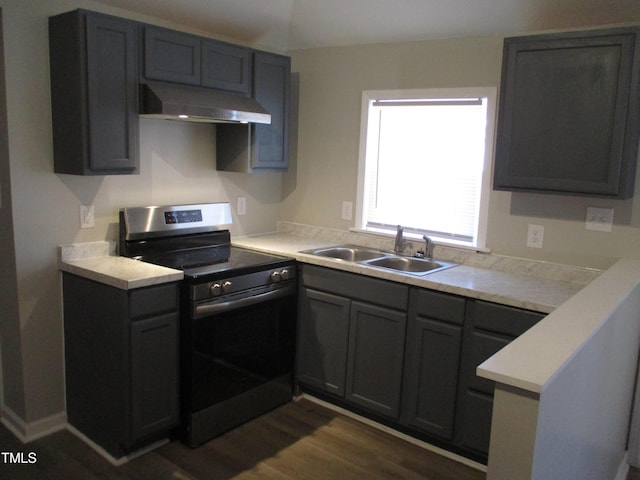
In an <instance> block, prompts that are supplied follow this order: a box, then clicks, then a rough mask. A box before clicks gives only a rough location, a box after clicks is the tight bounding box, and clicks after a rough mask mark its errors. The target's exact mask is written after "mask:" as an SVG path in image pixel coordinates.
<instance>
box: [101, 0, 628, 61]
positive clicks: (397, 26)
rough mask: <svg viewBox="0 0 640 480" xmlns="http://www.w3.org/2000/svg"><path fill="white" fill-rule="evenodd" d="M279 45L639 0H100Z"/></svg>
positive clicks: (361, 39)
mask: <svg viewBox="0 0 640 480" xmlns="http://www.w3.org/2000/svg"><path fill="white" fill-rule="evenodd" d="M97 1H98V2H100V3H103V4H107V5H111V6H115V7H119V8H124V9H126V10H130V11H133V12H137V13H141V14H144V15H149V16H151V17H155V18H159V19H162V20H165V21H167V22H171V23H174V24H178V25H185V26H188V27H190V28H193V29H195V30H200V31H203V32H210V33H211V35H212V36H218V37H220V38H227V39H229V40H235V41H237V42H238V43H243V44H246V45H252V46H260V47H269V48H272V49H275V50H279V51H291V50H297V49H304V48H314V47H326V46H337V45H354V44H364V43H378V42H397V41H410V40H425V39H434V38H452V37H468V36H487V35H509V34H518V33H527V32H534V31H542V30H555V29H572V28H585V27H586V28H589V27H595V26H603V25H611V24H620V23H623V24H624V23H638V22H640V0H179V1H176V0H97Z"/></svg>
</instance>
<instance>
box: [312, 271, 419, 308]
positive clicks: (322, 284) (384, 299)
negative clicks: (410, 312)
mask: <svg viewBox="0 0 640 480" xmlns="http://www.w3.org/2000/svg"><path fill="white" fill-rule="evenodd" d="M302 281H303V282H304V285H305V287H309V288H315V289H317V290H323V291H325V292H330V293H336V294H338V295H342V296H344V297H348V298H351V299H353V300H362V301H365V302H369V303H373V304H376V305H382V306H385V307H389V308H395V309H397V310H403V311H406V310H407V302H408V299H409V287H407V286H405V285H400V284H399V283H393V282H387V281H385V280H379V279H377V278H370V277H366V276H364V275H356V274H352V273H345V272H340V271H336V270H332V269H330V268H323V267H316V266H311V265H303V266H302Z"/></svg>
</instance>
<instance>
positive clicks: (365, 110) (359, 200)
mask: <svg viewBox="0 0 640 480" xmlns="http://www.w3.org/2000/svg"><path fill="white" fill-rule="evenodd" d="M466 97H468V98H486V99H487V126H486V135H485V149H484V162H483V170H482V180H481V191H480V202H479V211H478V221H477V232H476V236H475V241H474V242H472V243H467V242H455V241H451V240H447V239H441V238H434V240H435V242H436V243H438V244H443V245H451V246H455V247H462V248H471V249H473V250H476V251H488V250H487V248H486V237H487V221H488V216H489V194H490V192H491V172H492V165H493V146H494V143H495V123H496V102H497V88H496V87H463V88H436V89H410V90H366V91H363V92H362V108H361V117H360V147H359V148H360V151H359V159H358V190H357V197H356V215H355V227H354V228H353V230H355V231H362V232H366V233H376V231H375V230H373V229H367V228H366V219H365V218H363V215H364V202H365V201H366V199H365V198H364V197H365V193H366V192H365V190H366V189H365V177H366V175H365V169H366V159H367V133H368V128H369V126H368V123H369V106H370V105H371V103H372V102H373V101H375V100H391V99H417V98H428V99H451V98H466ZM378 233H379V232H378ZM387 235H391V233H388V234H387ZM405 236H407V237H409V238H411V237H415V239H421V236H419V235H412V234H411V233H407V234H405Z"/></svg>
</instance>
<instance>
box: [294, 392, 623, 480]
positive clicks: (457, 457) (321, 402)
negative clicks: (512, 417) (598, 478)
mask: <svg viewBox="0 0 640 480" xmlns="http://www.w3.org/2000/svg"><path fill="white" fill-rule="evenodd" d="M299 398H305V399H307V400H309V401H311V402H314V403H317V404H318V405H322V406H323V407H325V408H328V409H329V410H333V411H334V412H337V413H340V414H342V415H344V416H346V417H350V418H353V419H354V420H357V421H359V422H362V423H364V424H366V425H368V426H370V427H373V428H375V429H377V430H380V431H382V432H385V433H388V434H389V435H393V436H394V437H396V438H399V439H401V440H404V441H405V442H408V443H411V444H413V445H416V446H418V447H420V448H424V449H425V450H429V451H430V452H433V453H437V454H438V455H441V456H443V457H446V458H448V459H449V460H453V461H455V462H458V463H461V464H463V465H466V466H467V467H471V468H474V469H476V470H479V471H481V472H485V473H486V472H487V466H486V465H483V464H482V463H478V462H474V461H473V460H470V459H468V458H465V457H463V456H462V455H457V454H455V453H452V452H449V451H448V450H445V449H443V448H439V447H436V446H435V445H431V444H430V443H427V442H424V441H422V440H418V439H417V438H413V437H412V436H410V435H407V434H405V433H402V432H398V431H397V430H394V429H393V428H390V427H387V426H386V425H382V424H380V423H378V422H375V421H373V420H370V419H368V418H365V417H362V416H360V415H358V414H356V413H353V412H350V411H349V410H346V409H344V408H342V407H338V406H337V405H333V404H332V403H329V402H325V401H324V400H320V399H319V398H317V397H314V396H313V395H309V394H308V393H303V394H302V395H301V396H299V397H296V400H297V399H299ZM616 480H619V479H616ZM620 480H625V479H624V478H622V479H620Z"/></svg>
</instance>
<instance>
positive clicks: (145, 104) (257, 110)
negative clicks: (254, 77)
mask: <svg viewBox="0 0 640 480" xmlns="http://www.w3.org/2000/svg"><path fill="white" fill-rule="evenodd" d="M140 87H141V88H140V117H143V118H162V119H167V120H183V121H191V122H201V123H271V114H270V113H269V112H268V111H267V110H266V109H265V108H264V107H263V106H262V105H260V104H259V103H258V102H257V101H256V100H255V99H253V98H250V97H243V96H240V95H234V94H232V93H224V92H220V91H219V90H212V89H209V88H201V87H192V86H186V85H176V84H172V83H163V82H148V83H143V84H141V86H140Z"/></svg>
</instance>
